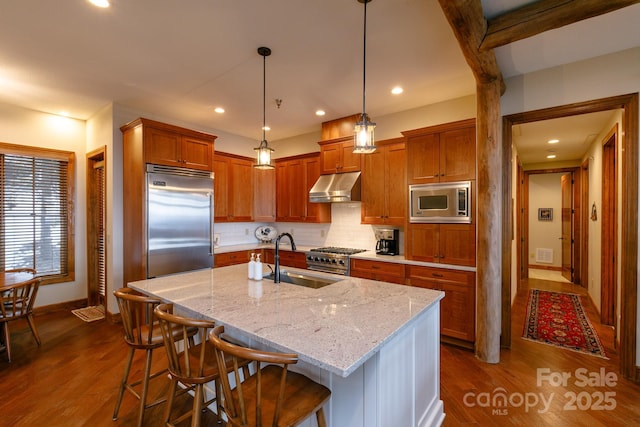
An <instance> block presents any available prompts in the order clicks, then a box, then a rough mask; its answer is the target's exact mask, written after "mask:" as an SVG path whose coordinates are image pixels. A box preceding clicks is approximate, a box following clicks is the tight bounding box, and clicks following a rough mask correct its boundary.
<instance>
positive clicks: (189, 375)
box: [155, 304, 220, 426]
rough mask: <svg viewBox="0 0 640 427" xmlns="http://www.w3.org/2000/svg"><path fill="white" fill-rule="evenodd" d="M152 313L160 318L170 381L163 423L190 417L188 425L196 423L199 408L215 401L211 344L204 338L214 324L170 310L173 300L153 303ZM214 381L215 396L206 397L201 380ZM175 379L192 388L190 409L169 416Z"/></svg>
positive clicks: (216, 373)
mask: <svg viewBox="0 0 640 427" xmlns="http://www.w3.org/2000/svg"><path fill="white" fill-rule="evenodd" d="M155 315H156V318H157V319H158V321H159V322H160V327H161V330H162V336H163V339H164V347H165V350H166V351H167V358H168V359H169V374H170V375H171V384H170V386H169V394H168V397H167V407H166V410H165V416H164V423H165V425H167V426H173V425H174V424H178V423H180V422H181V421H183V420H185V419H187V418H189V417H191V425H192V426H199V425H200V418H201V415H202V412H203V411H204V410H206V407H207V406H209V405H210V404H212V403H213V402H214V401H215V402H217V404H218V415H220V406H219V404H220V401H219V399H218V396H220V393H219V386H218V382H217V380H218V379H219V377H220V372H219V370H218V364H217V362H216V357H215V354H214V352H213V346H211V344H209V341H208V340H207V332H208V331H209V330H210V329H212V328H213V327H214V326H215V323H214V322H213V321H209V320H198V319H191V318H187V317H181V316H177V315H175V314H173V304H161V305H159V306H157V307H156V309H155ZM212 381H213V382H214V387H215V396H214V397H213V398H211V399H209V400H207V396H206V391H205V388H204V386H205V384H207V383H210V382H212ZM178 382H180V383H182V384H183V385H185V386H186V390H193V391H194V397H193V407H192V410H191V411H189V412H187V413H184V414H182V415H180V416H178V417H177V418H176V419H174V420H171V410H172V407H173V401H174V398H175V395H176V389H177V388H178V387H177V386H178Z"/></svg>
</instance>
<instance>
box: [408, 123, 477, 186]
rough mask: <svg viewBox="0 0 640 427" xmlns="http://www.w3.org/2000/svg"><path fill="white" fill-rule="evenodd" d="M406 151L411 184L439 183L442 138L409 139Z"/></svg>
mask: <svg viewBox="0 0 640 427" xmlns="http://www.w3.org/2000/svg"><path fill="white" fill-rule="evenodd" d="M406 150H407V161H406V164H407V181H408V183H409V184H425V183H429V182H438V181H439V175H440V166H439V162H440V137H439V135H438V134H437V133H431V134H426V135H419V136H415V137H411V138H408V140H407V145H406ZM474 150H475V148H474ZM474 152H475V151H474Z"/></svg>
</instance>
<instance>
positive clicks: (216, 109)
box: [213, 107, 224, 114]
mask: <svg viewBox="0 0 640 427" xmlns="http://www.w3.org/2000/svg"><path fill="white" fill-rule="evenodd" d="M213 111H215V112H216V113H218V114H222V113H224V108H222V107H216V108H214V109H213Z"/></svg>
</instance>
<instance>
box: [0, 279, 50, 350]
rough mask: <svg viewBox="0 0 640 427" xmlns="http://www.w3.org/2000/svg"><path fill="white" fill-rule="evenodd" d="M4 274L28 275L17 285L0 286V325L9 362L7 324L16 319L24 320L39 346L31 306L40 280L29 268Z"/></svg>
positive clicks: (38, 336)
mask: <svg viewBox="0 0 640 427" xmlns="http://www.w3.org/2000/svg"><path fill="white" fill-rule="evenodd" d="M5 273H30V275H26V276H28V278H27V280H25V281H20V282H18V283H15V284H12V285H7V286H2V287H1V288H0V300H1V302H2V303H1V304H0V323H1V324H2V331H3V339H4V347H5V348H6V351H7V360H8V361H9V362H11V341H10V339H11V333H10V332H9V322H13V321H15V320H18V319H26V320H27V323H28V324H29V328H30V329H31V333H32V334H33V338H34V339H35V340H36V344H38V346H40V342H41V341H40V335H38V330H37V329H36V323H35V321H34V320H33V305H34V303H35V301H36V295H37V294H38V287H39V285H40V279H39V278H38V277H33V275H34V274H35V270H33V269H30V268H22V269H14V270H6V271H5Z"/></svg>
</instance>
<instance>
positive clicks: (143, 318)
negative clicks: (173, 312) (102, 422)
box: [113, 288, 167, 427]
mask: <svg viewBox="0 0 640 427" xmlns="http://www.w3.org/2000/svg"><path fill="white" fill-rule="evenodd" d="M113 294H114V295H115V297H116V300H117V301H118V307H119V308H120V315H121V316H122V325H123V326H124V341H125V342H126V343H127V345H128V346H129V357H128V358H127V362H126V365H125V368H124V375H123V377H122V381H121V382H120V391H119V393H118V400H117V402H116V408H115V410H114V411H113V419H114V420H117V419H118V411H119V410H120V404H121V403H122V397H123V395H124V391H125V390H128V391H130V392H131V393H132V394H133V395H134V396H135V397H137V398H138V399H140V409H139V412H138V427H141V426H142V422H143V420H144V411H145V409H147V408H150V407H153V406H155V405H158V404H160V403H163V402H165V401H166V398H161V399H158V400H156V401H154V402H151V403H147V392H148V389H149V380H151V379H153V378H156V377H158V376H160V375H162V374H164V373H166V372H167V369H163V370H161V371H159V372H156V373H154V374H151V359H152V354H153V350H155V349H156V348H160V347H162V346H163V345H164V344H163V341H162V333H161V332H160V326H159V324H158V322H157V321H155V320H154V312H153V310H154V309H155V308H156V307H157V306H158V305H159V304H161V303H162V301H161V300H160V299H158V298H150V297H147V296H144V295H140V294H137V293H136V291H134V290H133V289H131V288H120V289H117V290H115V291H114V292H113ZM136 350H144V351H145V353H146V359H145V364H144V373H143V376H142V378H141V379H139V380H137V381H134V382H129V372H130V371H131V362H132V361H133V356H134V354H135V351H136ZM141 384H142V389H141V391H140V392H138V390H137V388H138V386H140V385H141Z"/></svg>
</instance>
